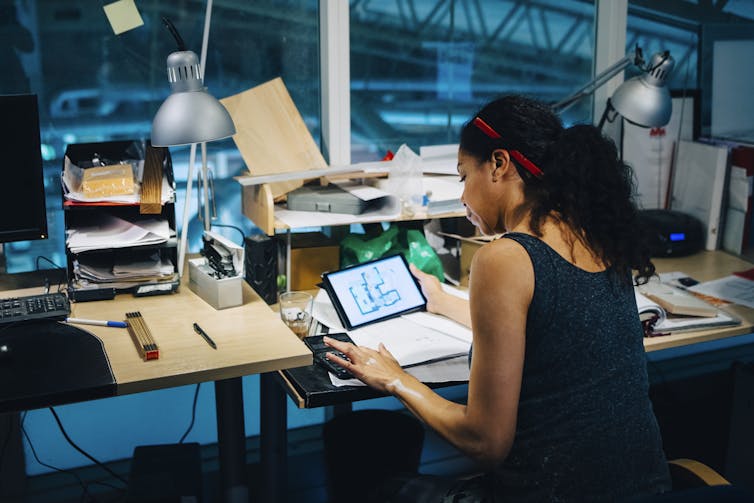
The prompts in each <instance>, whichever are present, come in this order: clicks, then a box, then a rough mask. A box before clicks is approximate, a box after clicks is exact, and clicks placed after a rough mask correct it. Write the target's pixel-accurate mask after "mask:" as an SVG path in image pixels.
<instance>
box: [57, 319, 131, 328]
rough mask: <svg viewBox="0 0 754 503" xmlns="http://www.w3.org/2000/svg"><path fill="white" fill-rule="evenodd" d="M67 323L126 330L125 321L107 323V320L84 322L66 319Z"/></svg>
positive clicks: (82, 320) (126, 324)
mask: <svg viewBox="0 0 754 503" xmlns="http://www.w3.org/2000/svg"><path fill="white" fill-rule="evenodd" d="M65 321H66V322H67V323H77V324H79V325H97V326H100V327H115V328H128V323H126V322H125V321H107V320H84V319H81V318H66V320H65Z"/></svg>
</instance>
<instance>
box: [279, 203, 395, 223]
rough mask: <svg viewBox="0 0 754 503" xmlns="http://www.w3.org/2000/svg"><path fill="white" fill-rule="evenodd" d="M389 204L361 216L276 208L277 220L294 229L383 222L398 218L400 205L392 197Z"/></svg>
mask: <svg viewBox="0 0 754 503" xmlns="http://www.w3.org/2000/svg"><path fill="white" fill-rule="evenodd" d="M386 199H388V203H387V204H385V205H384V206H382V207H380V208H379V209H375V210H370V211H365V212H364V213H362V214H361V215H350V214H347V213H325V212H319V211H292V210H289V209H286V208H285V207H283V206H279V205H278V206H275V218H276V219H277V220H280V221H281V222H283V223H284V224H285V225H287V226H288V227H290V228H292V229H296V228H300V227H326V226H330V225H347V224H352V223H368V222H383V221H388V220H392V219H395V218H398V217H399V216H400V214H401V209H400V205H399V204H398V203H397V201H396V200H395V198H393V197H392V196H390V197H388V198H386Z"/></svg>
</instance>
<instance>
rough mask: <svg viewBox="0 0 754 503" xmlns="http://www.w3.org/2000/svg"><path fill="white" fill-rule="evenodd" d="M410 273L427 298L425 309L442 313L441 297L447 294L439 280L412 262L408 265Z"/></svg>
mask: <svg viewBox="0 0 754 503" xmlns="http://www.w3.org/2000/svg"><path fill="white" fill-rule="evenodd" d="M408 267H409V269H410V270H411V274H413V275H414V277H415V278H416V280H417V281H418V282H419V286H420V287H421V289H422V293H423V294H424V297H425V298H426V299H427V311H429V312H430V313H437V314H443V312H442V311H443V299H444V297H445V296H446V295H448V294H447V293H446V292H445V291H444V290H443V289H442V285H441V284H440V280H438V279H437V277H436V276H434V275H432V274H427V273H425V272H423V271H421V270H420V269H419V268H418V267H416V266H415V265H414V264H409V265H408Z"/></svg>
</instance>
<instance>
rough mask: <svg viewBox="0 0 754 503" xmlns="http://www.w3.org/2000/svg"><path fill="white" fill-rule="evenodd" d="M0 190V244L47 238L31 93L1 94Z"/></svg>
mask: <svg viewBox="0 0 754 503" xmlns="http://www.w3.org/2000/svg"><path fill="white" fill-rule="evenodd" d="M0 190H1V191H2V194H0V215H2V217H0V243H7V242H10V241H28V240H32V239H47V213H46V207H45V189H44V177H43V172H42V151H41V148H40V139H39V108H38V106H37V96H36V95H34V94H14V95H0Z"/></svg>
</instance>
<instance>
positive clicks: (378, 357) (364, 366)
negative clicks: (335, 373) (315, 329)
mask: <svg viewBox="0 0 754 503" xmlns="http://www.w3.org/2000/svg"><path fill="white" fill-rule="evenodd" d="M323 341H324V343H325V344H327V345H328V346H330V347H331V348H334V349H337V350H338V351H340V352H341V353H343V354H345V355H346V356H347V357H348V360H350V361H348V360H344V359H342V358H339V357H338V356H336V355H334V354H332V353H328V354H327V358H328V359H330V360H332V361H333V362H335V363H337V364H338V365H340V366H342V367H343V368H345V369H346V370H348V371H349V372H351V374H353V376H354V377H356V378H357V379H359V380H360V381H362V382H363V383H364V384H367V385H369V386H371V387H373V388H375V389H376V390H378V391H382V392H383V393H390V390H389V389H388V384H389V383H392V382H394V381H395V380H396V379H399V378H400V377H401V376H402V375H404V373H405V372H404V370H403V369H402V368H401V366H400V364H398V361H397V360H396V359H395V357H393V355H392V354H390V351H388V350H387V348H386V347H385V346H383V345H382V343H380V345H379V346H378V349H377V350H376V351H375V350H374V349H371V348H367V347H364V346H356V345H354V344H351V343H350V342H343V341H339V340H336V339H331V338H329V337H325V338H324V339H323Z"/></svg>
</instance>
